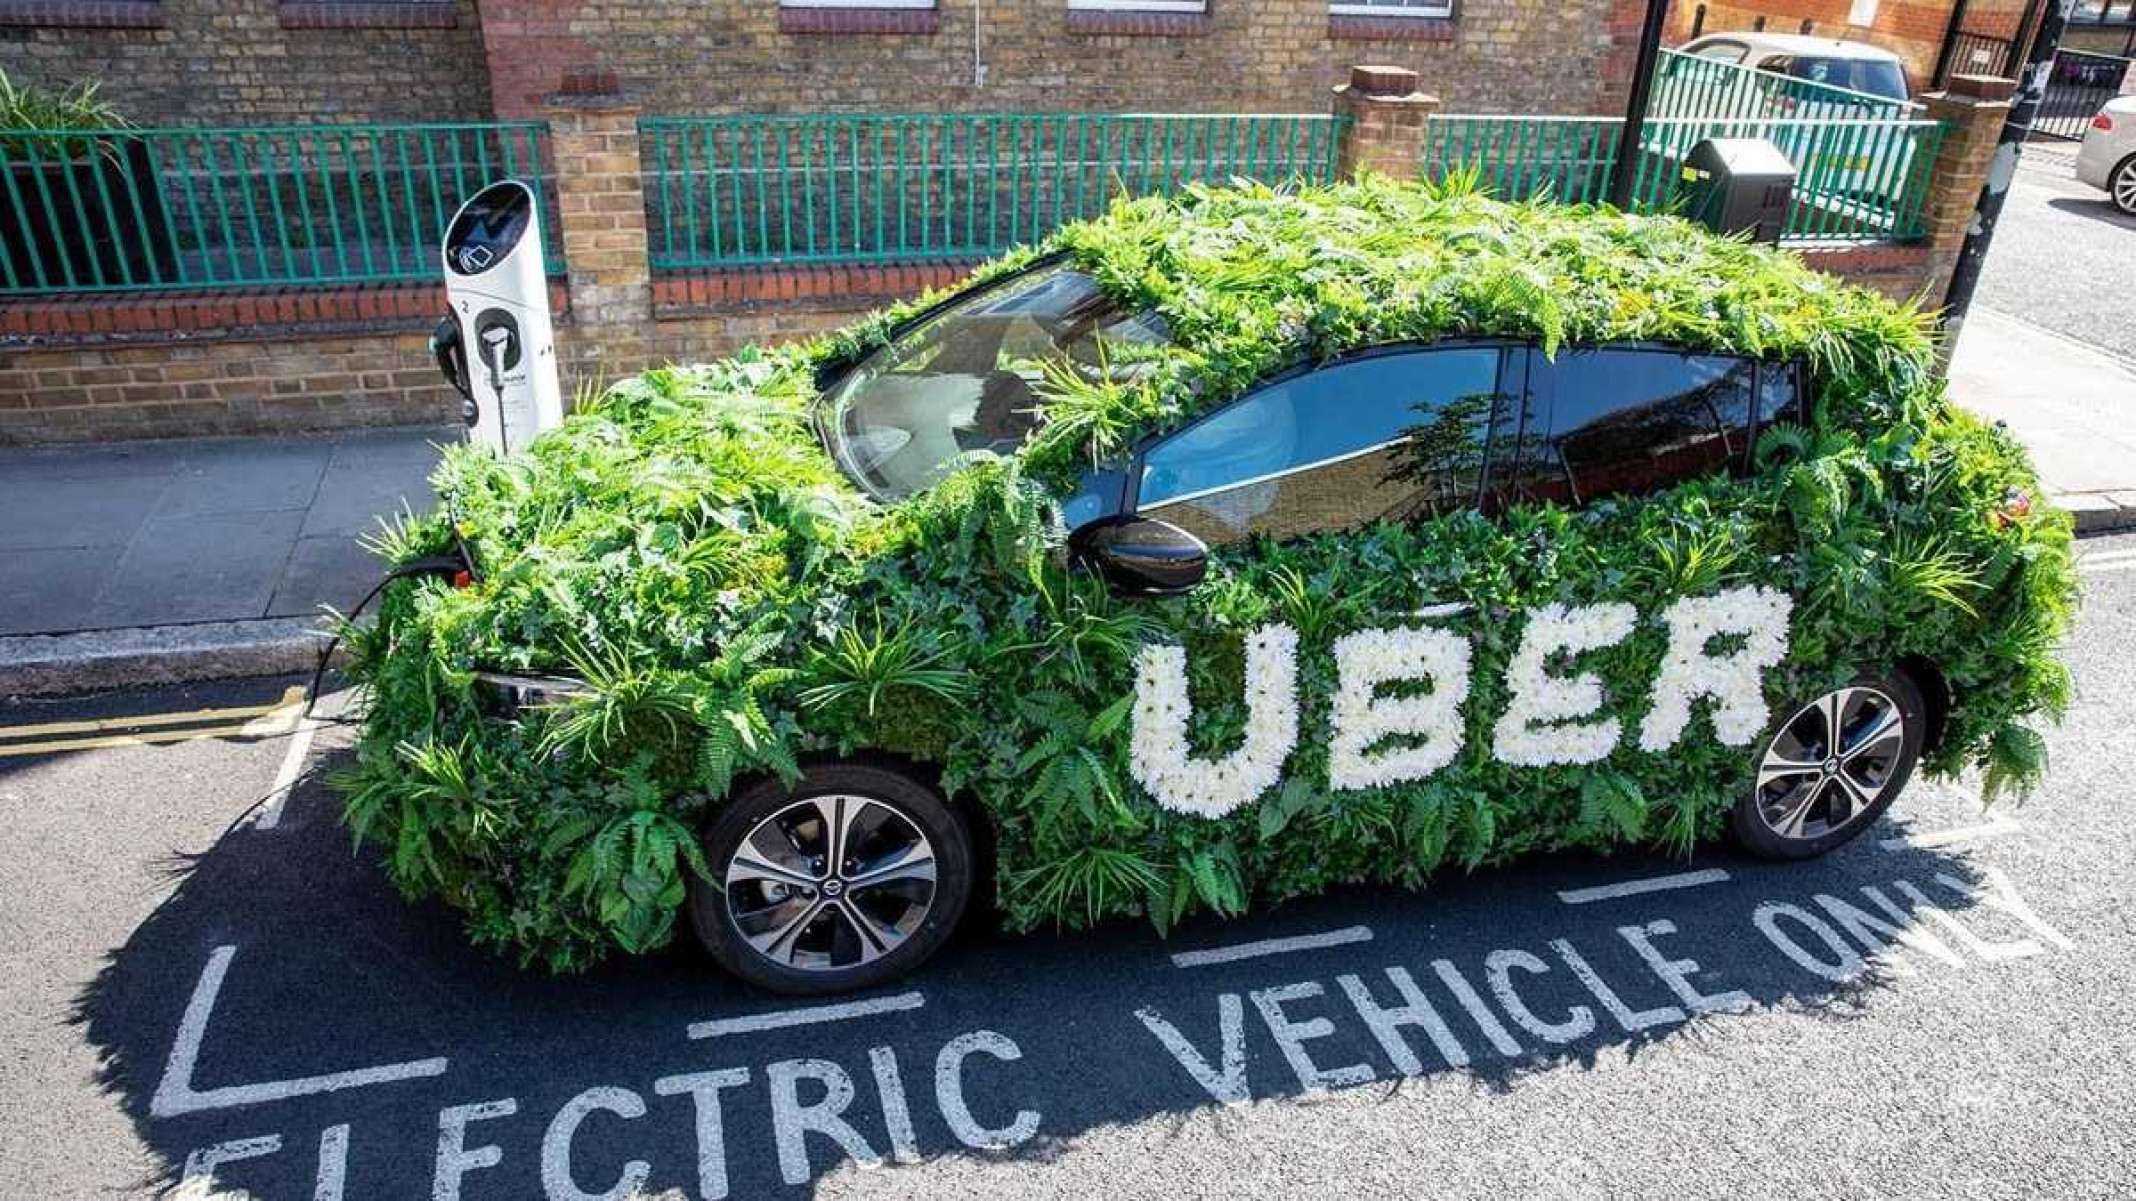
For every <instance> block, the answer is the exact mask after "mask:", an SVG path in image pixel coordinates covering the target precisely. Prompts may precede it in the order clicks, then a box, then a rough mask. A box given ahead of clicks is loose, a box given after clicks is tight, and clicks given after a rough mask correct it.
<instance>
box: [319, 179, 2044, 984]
mask: <svg viewBox="0 0 2136 1201" xmlns="http://www.w3.org/2000/svg"><path fill="white" fill-rule="evenodd" d="M1930 329H1931V318H1930V316H1929V315H1926V314H1924V313H1922V312H1920V311H1918V310H1916V309H1913V308H1909V307H1905V306H1900V305H1896V304H1893V303H1891V302H1889V301H1887V300H1885V299H1883V298H1881V297H1878V296H1876V295H1874V294H1872V293H1869V292H1867V291H1863V290H1859V289H1856V288H1853V287H1849V286H1846V285H1843V284H1841V283H1840V282H1838V281H1836V280H1834V279H1831V278H1829V277H1826V276H1822V275H1818V274H1816V273H1814V272H1811V271H1809V270H1808V269H1806V268H1805V267H1804V266H1803V265H1802V264H1801V263H1800V261H1799V260H1797V259H1795V258H1792V257H1790V256H1788V255H1786V254H1783V253H1779V252H1775V251H1772V250H1769V249H1766V248H1761V247H1754V246H1750V245H1746V244H1743V243H1740V242H1736V241H1731V240H1727V239H1722V238H1717V237H1714V236H1711V235H1709V234H1707V233H1704V232H1702V231H1700V230H1698V229H1696V228H1694V227H1693V226H1691V225H1690V224H1688V223H1686V222H1684V221H1681V220H1678V219H1675V218H1671V217H1660V216H1638V215H1627V214H1622V213H1618V212H1616V211H1614V210H1609V209H1603V208H1590V207H1583V206H1575V207H1565V206H1557V205H1552V204H1548V203H1543V202H1533V203H1503V202H1500V201H1497V200H1494V199H1491V198H1489V197H1487V196H1484V195H1482V194H1480V193H1479V192H1478V191H1477V190H1476V189H1475V187H1474V183H1473V180H1472V179H1466V178H1462V177H1456V178H1454V179H1452V180H1449V181H1447V182H1445V183H1442V184H1439V185H1425V184H1411V183H1397V182H1393V181H1389V180H1386V179H1380V178H1368V179H1366V180H1363V181H1359V182H1356V183H1346V184H1341V185H1337V186H1332V187H1324V188H1306V189H1300V190H1280V189H1268V188H1264V187H1260V186H1255V185H1239V186H1236V187H1233V188H1227V189H1193V190H1190V191H1188V192H1187V193H1186V194H1184V195H1181V196H1178V197H1174V198H1170V199H1164V198H1148V199H1141V200H1133V201H1122V202H1120V203H1118V204H1116V205H1115V206H1114V207H1113V209H1112V210H1111V211H1110V212H1109V213H1108V214H1107V215H1106V216H1104V217H1102V218H1100V219H1098V220H1094V221H1090V222H1086V223H1082V224H1078V225H1073V226H1069V227H1067V228H1065V229H1063V230H1062V231H1060V232H1059V233H1058V234H1056V235H1054V236H1053V237H1052V238H1050V239H1049V240H1048V242H1047V243H1046V244H1045V245H1044V246H1042V247H1039V248H1036V249H1033V250H1028V251H1021V252H1017V253H1014V254H1011V255H1009V256H1007V257H1006V258H1003V259H1001V260H999V261H997V262H994V263H991V264H989V265H987V266H985V267H983V268H981V269H980V270H979V271H978V272H977V273H976V274H975V275H974V276H973V277H972V278H971V280H970V281H969V282H968V284H967V285H966V286H964V287H963V288H961V289H959V290H957V291H955V292H954V293H952V294H949V295H946V296H940V297H932V298H927V299H924V300H919V301H914V302H912V303H908V304H903V305H900V306H898V307H896V308H894V309H892V310H890V311H888V312H886V313H881V314H878V315H876V316H874V317H872V318H870V319H868V320H865V321H863V322H861V323H859V324H857V325H855V326H853V327H851V328H849V329H847V330H845V331H843V332H841V333H839V334H836V335H834V336H832V337H829V338H826V339H822V340H819V341H817V342H814V343H812V344H809V345H806V346H800V347H787V348H783V349H778V350H747V351H744V352H742V353H740V354H737V355H735V356H733V357H732V358H729V359H726V360H723V361H720V362H716V363H711V364H707V365H702V366H688V367H667V368H661V369H657V370H653V371H648V372H646V373H645V374H643V375H641V376H638V377H636V378H632V379H628V380H625V381H623V382H621V383H618V384H616V385H614V386H612V387H610V388H608V389H607V390H606V391H605V392H604V393H603V394H601V395H599V396H598V397H596V398H592V399H590V400H589V401H587V402H586V403H583V404H582V405H581V406H580V408H579V411H578V412H577V413H576V414H575V415H573V416H572V417H571V418H570V419H569V420H568V421H567V422H566V423H565V424H564V425H563V426H562V427H561V428H559V429H557V430H554V431H551V432H550V433H548V434H546V435H544V436H543V437H542V438H540V439H539V440H538V441H537V442H536V443H535V444H534V445H533V446H532V447H531V448H530V449H529V450H528V451H527V452H526V453H524V454H522V455H519V456H515V457H509V458H497V457H493V456H490V455H487V454H484V453H481V452H478V451H475V450H473V449H465V448H463V449H456V450H455V451H453V452H452V453H451V454H449V455H448V456H447V458H446V461H445V463H444V464H443V466H442V467H441V468H440V472H439V475H438V477H437V480H436V483H437V486H438V490H439V493H440V495H441V497H442V498H443V501H444V506H443V508H442V510H441V511H440V512H439V513H438V514H436V515H433V516H429V517H424V518H419V519H415V520H412V521H410V522H408V523H406V524H405V525H404V526H403V527H401V528H399V529H398V530H396V531H395V532H394V533H393V534H392V536H391V537H389V538H387V539H385V540H384V542H385V545H384V547H383V549H384V550H385V552H386V553H387V554H388V556H389V557H391V558H392V559H394V560H395V561H396V562H399V563H402V564H421V563H426V562H428V563H435V562H438V561H440V560H439V559H438V557H439V556H444V557H445V558H444V559H443V560H442V561H444V562H447V563H451V564H464V567H465V570H462V571H421V570H418V571H412V572H410V573H408V575H407V576H406V578H401V579H397V580H395V581H394V582H393V583H392V584H391V586H390V587H389V588H388V589H387V590H386V592H385V594H384V599H383V601H382V604H381V609H380V613H379V619H378V621H377V622H376V624H375V625H373V626H370V627H367V628H354V627H352V628H351V629H350V630H349V631H348V634H349V636H350V637H351V638H352V640H353V667H352V670H353V672H354V675H355V677H356V678H357V679H358V680H359V681H360V682H361V683H362V684H363V685H364V686H365V687H366V697H367V700H366V708H365V710H364V714H363V719H362V732H361V737H360V740H359V744H358V748H357V755H356V759H355V762H354V765H353V767H351V768H350V769H349V770H348V771H347V772H346V773H345V774H344V776H343V777H342V779H341V780H340V786H341V787H342V788H343V789H344V790H345V794H346V801H345V805H346V817H347V820H348V821H349V823H350V824H351V825H352V827H353V828H354V829H355V830H356V832H357V833H358V835H359V837H360V838H362V839H364V840H366V841H367V842H369V843H371V844H374V845H376V846H378V847H380V848H382V849H383V850H384V852H385V857H386V863H387V867H388V870H389V872H390V873H391V875H392V876H393V878H394V879H395V880H396V881H397V882H398V883H399V884H400V885H401V886H402V887H403V889H404V890H405V891H406V892H408V893H409V894H411V895H415V896H435V897H439V898H442V899H443V900H445V901H446V902H448V903H449V904H451V905H453V906H455V907H457V908H458V909H460V910H462V911H464V913H465V916H466V922H467V926H468V929H469V931H470V933H471V935H472V937H473V938H474V939H475V940H476V941H477V942H479V943H482V944H485V945H488V946H492V947H496V948H500V949H504V950H507V951H511V952H514V953H516V954H518V955H519V956H520V957H521V958H522V959H524V960H527V961H534V962H540V963H542V964H545V965H547V966H548V967H550V968H552V969H555V970H569V969H574V968H577V967H581V966H583V965H585V964H587V963H589V962H592V961H593V960H595V959H597V958H599V957H601V956H602V955H603V954H605V953H608V952H610V951H612V950H615V949H622V950H625V951H633V952H636V951H645V950H648V949H650V948H654V947H658V946H661V945H663V944H665V943H667V942H668V941H670V940H671V939H672V938H673V937H674V935H675V932H676V930H677V929H678V927H679V926H680V925H681V924H682V923H684V922H687V923H688V925H689V926H690V927H691V928H692V929H694V931H695V933H696V935H697V937H698V938H699V939H701V940H702V942H703V943H704V945H705V946H706V947H708V948H709V949H710V951H711V952H712V955H713V956H714V958H716V959H717V960H718V961H719V962H720V963H721V964H723V965H724V966H726V967H727V968H729V969H731V970H732V971H733V972H734V973H736V974H737V975H739V976H741V977H743V978H745V979H747V980H750V981H753V982H755V983H757V984H759V985H762V986H765V987H768V988H772V989H778V990H784V991H790V992H823V991H831V990H836V989H844V988H853V987H860V986H865V985H868V984H872V983H877V982H880V981H883V980H886V979H889V978H891V977H894V976H896V975H898V974H900V973H903V972H906V971H908V970H910V969H911V968H913V967H914V966H916V965H917V964H919V963H920V962H921V961H922V960H924V959H926V958H927V957H928V956H929V955H930V954H931V953H933V952H934V951H936V950H937V949H938V948H939V947H941V946H942V945H943V943H944V942H945V940H947V939H948V938H949V937H950V936H951V933H952V931H953V930H954V929H955V928H956V926H957V924H958V922H959V919H960V916H961V915H962V914H963V912H964V911H965V909H966V908H967V906H968V905H971V904H973V903H974V902H980V903H986V902H991V903H993V904H994V905H995V906H997V907H998V909H999V911H1000V913H1001V914H1002V917H1003V921H1004V923H1005V924H1006V925H1007V926H1008V927H1009V928H1011V929H1025V928H1031V927H1035V926H1042V925H1056V924H1060V925H1068V926H1083V925H1087V924H1090V923H1095V922H1098V921H1101V920H1105V919H1108V918H1114V917H1120V916H1129V915H1142V916H1145V917H1147V918H1148V919H1149V920H1150V921H1152V922H1154V923H1155V924H1156V925H1157V927H1158V928H1159V929H1160V930H1168V929H1169V928H1170V927H1171V926H1172V925H1173V924H1174V923H1176V922H1178V921H1180V920H1181V919H1182V918H1183V917H1185V916H1187V915H1188V914H1190V913H1193V912H1196V911H1212V912H1215V913H1218V914H1225V915H1234V914H1239V913H1242V912H1245V911H1247V910H1248V909H1249V908H1251V907H1254V906H1257V905H1265V904H1269V903H1273V902H1276V901H1279V900H1281V899H1283V898H1285V897H1290V896H1296V895H1300V894H1306V893H1311V892H1314V891H1317V890H1321V889H1324V888H1327V887H1329V886H1332V885H1335V884H1337V883H1341V882H1348V881H1381V882H1390V883H1399V884H1404V885H1409V886H1421V885H1423V884H1425V883H1426V882H1427V881H1428V880H1429V879H1430V878H1431V877H1432V876H1433V874H1434V873H1435V872H1439V871H1443V870H1448V869H1450V868H1473V867H1476V866H1478V865H1482V864H1490V863H1498V862H1502V861H1506V860H1510V859H1513V858H1515V857H1517V856H1520V855H1523V854H1526V853H1531V852H1540V851H1545V850H1551V849H1557V848H1592V849H1596V850H1602V851H1608V850H1612V849H1616V848H1633V847H1658V848H1661V849H1664V850H1667V851H1669V852H1672V853H1674V854H1677V855H1687V854H1689V853H1691V851H1692V850H1693V848H1694V847H1696V846H1697V845H1699V844H1701V843H1702V842H1705V841H1707V840H1710V839H1715V838H1718V837H1720V836H1722V835H1723V834H1724V833H1732V834H1733V835H1734V837H1735V838H1736V839H1737V840H1738V841H1740V842H1741V843H1742V844H1743V845H1745V846H1747V847H1748V848H1749V849H1750V850H1752V851H1754V852H1757V853H1759V854H1763V855H1768V856H1777V857H1804V856H1810V855H1816V854H1819V853H1822V852H1825V851H1828V850H1830V849H1831V848H1833V847H1835V846H1837V845H1839V844H1841V843H1843V842H1845V841H1847V840H1848V839H1850V838H1853V837H1854V836H1856V835H1857V834H1859V833H1860V832H1861V831H1862V829H1863V828H1865V827H1866V826H1868V825H1869V824H1870V823H1871V822H1873V821H1874V820H1875V819H1876V818H1877V816H1878V815H1879V814H1880V813H1881V812H1883V811H1884V810H1885V809H1886V808H1887V807H1888V806H1890V805H1891V804H1892V802H1893V800H1894V798H1895V797H1896V796H1897V795H1898V794H1899V792H1900V791H1901V789H1903V788H1904V787H1905V786H1906V784H1907V781H1908V780H1909V778H1910V777H1911V776H1912V775H1913V774H1914V773H1915V772H1916V771H1917V769H1921V768H1923V767H1924V766H1925V768H1926V769H1929V770H1934V771H1937V772H1941V773H1953V772H1958V771H1961V770H1964V769H1967V768H1969V767H1978V768H1980V769H1982V771H1983V777H1984V782H1985V785H1986V787H1987V789H1988V791H1989V793H1990V794H1991V795H1992V794H1993V793H1994V792H1995V791H1998V790H2001V789H2003V788H2006V787H2010V786H2019V787H2022V786H2025V785H2028V784H2029V783H2030V782H2031V781H2032V780H2033V779H2034V778H2035V777H2037V775H2038V774H2039V772H2040V771H2041V769H2042V766H2043V751H2042V743H2041V739H2040V736H2039V735H2038V733H2037V732H2036V730H2035V727H2036V725H2037V724H2038V723H2039V722H2040V721H2041V720H2042V719H2049V718H2052V717H2053V716H2055V715H2056V714H2057V713H2058V711H2059V709H2060V707H2061V706H2062V705H2063V703H2064V702H2065V700H2066V697H2067V694H2068V689H2069V681H2068V677H2067V674H2066V672H2065V670H2064V668H2063V667H2062V666H2061V664H2060V663H2059V661H2058V660H2057V658H2056V652H2057V648H2058V643H2059V640H2060V637H2061V635H2062V632H2063V629H2064V627H2065V625H2066V622H2067V619H2068V616H2069V613H2070V610H2071V606H2072V601H2073V596H2074V578H2075V577H2074V575H2073V573H2072V569H2071V564H2070V525H2069V522H2068V520H2067V518H2066V517H2065V516H2064V515H2062V514H2060V513H2058V512H2055V511H2053V510H2051V509H2048V508H2047V507H2045V506H2042V505H2036V504H2034V503H2032V501H2031V499H2030V497H2031V494H2032V492H2033V490H2034V488H2035V481H2034V478H2033V475H2032V472H2031V470H2030V468H2029V466H2028V465H2027V463H2026V460H2025V458H2024V455H2023V454H2022V452H2021V451H2020V450H2019V448H2018V447H2017V446H2015V445H2014V444H2013V443H2012V442H2011V441H2010V440H2009V439H2008V438H2007V437H2006V436H2005V435H2004V434H2003V433H2002V432H2000V431H1998V430H1996V429H1993V428H1990V427H1988V426H1985V425H1983V424H1981V423H1979V422H1977V421H1975V420H1973V419H1972V418H1970V417H1968V416H1967V415H1965V414H1964V413H1962V412H1960V411H1958V410H1957V409H1955V408H1953V407H1952V406H1951V405H1949V404H1948V403H1947V402H1946V400H1945V399H1944V396H1943V390H1942V385H1941V383H1940V381H1939V379H1938V377H1937V373H1936V371H1935V366H1934V351H1933V346H1932V341H1931V335H1930ZM454 577H457V578H454Z"/></svg>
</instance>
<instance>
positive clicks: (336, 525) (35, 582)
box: [0, 427, 460, 694]
mask: <svg viewBox="0 0 2136 1201" xmlns="http://www.w3.org/2000/svg"><path fill="white" fill-rule="evenodd" d="M459 436H460V435H459V432H458V431H457V430H454V429H450V428H445V427H435V428H432V427H424V428H416V429H391V430H363V431H353V432H349V433H343V434H324V435H318V436H312V437H283V438H216V439H190V440H183V441H172V442H135V443H118V444H109V445H101V446H83V447H52V448H34V449H4V450H0V514H5V515H6V517H5V520H4V522H0V694H4V693H7V692H17V691H49V690H51V688H50V687H49V685H52V684H53V682H54V680H53V672H54V671H55V670H57V669H56V668H55V666H54V665H56V664H63V663H66V662H75V663H92V662H97V661H109V663H110V665H111V666H113V667H114V668H116V667H117V666H118V665H119V664H120V663H123V662H138V661H139V660H140V659H141V658H142V657H143V656H147V657H150V658H156V657H161V658H173V657H175V658H177V659H181V660H187V661H189V662H194V663H195V664H196V665H205V664H202V663H201V662H200V661H202V660H203V659H206V660H212V661H214V662H216V663H220V664H221V665H222V666H223V667H225V668H246V669H258V670H261V671H286V670H293V669H294V668H295V666H297V665H301V664H302V663H303V662H304V661H305V660H306V658H307V656H309V655H312V654H315V653H316V649H317V645H318V642H317V639H316V637H315V636H313V635H311V634H310V633H309V632H308V631H309V630H310V629H311V628H313V627H315V626H316V625H317V624H318V623H317V615H318V612H319V606H320V605H322V604H331V605H334V606H336V607H337V608H342V609H346V608H348V607H349V606H351V605H353V604H355V603H356V601H357V600H359V599H360V598H361V597H362V596H363V594H364V593H365V592H367V591H369V590H370V587H371V586H372V585H373V584H375V583H376V582H377V580H378V573H379V565H378V561H377V560H376V559H374V558H373V557H372V556H371V555H370V554H369V553H368V552H366V551H365V550H364V549H363V548H362V547H361V546H360V545H359V544H358V542H357V538H358V536H359V535H361V534H363V533H366V532H368V531H371V530H374V529H376V528H377V524H378V518H379V517H381V516H385V515H390V514H392V513H395V512H397V511H398V510H399V509H400V508H401V506H402V504H403V503H406V504H407V505H409V506H411V507H413V508H415V509H416V510H418V511H421V510H423V509H426V508H427V507H429V506H430V505H431V504H432V503H433V501H432V497H431V494H430V488H429V485H428V482H427V478H428V476H429V474H430V471H431V468H432V467H433V466H434V465H435V464H436V462H437V450H436V447H435V446H434V445H433V443H436V442H443V441H451V440H455V439H457V438H458V437H459ZM189 671H192V668H189V667H185V666H182V665H179V664H175V663H174V664H173V665H172V672H173V673H174V674H173V675H171V676H167V677H164V678H176V673H183V672H189ZM193 674H194V677H195V678H198V673H197V672H194V673H193ZM96 677H97V673H96V672H94V671H89V672H87V673H86V674H83V673H81V672H77V673H75V674H74V675H73V676H69V677H67V678H66V684H67V686H69V687H93V686H97V684H96ZM143 678H144V677H143V675H142V674H140V673H139V672H136V673H135V674H134V675H132V676H131V677H130V679H132V680H134V681H136V682H138V681H140V680H142V679H143ZM147 678H151V679H152V678H157V677H156V676H155V674H154V673H153V671H152V672H151V673H150V675H149V676H148V677H147Z"/></svg>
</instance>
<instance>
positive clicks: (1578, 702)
mask: <svg viewBox="0 0 2136 1201" xmlns="http://www.w3.org/2000/svg"><path fill="white" fill-rule="evenodd" d="M1638 620H1639V614H1638V611H1637V610H1635V609H1633V608H1632V607H1631V606H1630V605H1627V604H1623V603H1613V604H1603V605H1582V606H1579V607H1578V608H1569V607H1567V606H1565V605H1561V604H1551V605H1545V606H1543V607H1542V608H1540V609H1537V610H1536V611H1535V613H1534V614H1533V615H1532V616H1530V617H1529V618H1528V628H1527V629H1526V630H1525V631H1523V632H1522V634H1521V639H1520V648H1519V649H1518V650H1516V651H1515V652H1514V653H1513V661H1512V662H1511V663H1509V664H1507V665H1506V682H1507V683H1508V684H1509V685H1510V686H1511V690H1512V694H1513V695H1512V700H1511V701H1510V702H1509V703H1508V704H1507V706H1506V712H1505V715H1504V716H1502V717H1500V718H1499V719H1498V728H1497V731H1496V737H1495V739H1494V742H1493V745H1492V752H1493V753H1494V754H1495V755H1496V756H1497V757H1498V759H1499V761H1500V762H1503V763H1511V764H1514V765H1516V766H1520V767H1548V766H1550V765H1551V764H1555V763H1594V762H1597V761H1599V760H1602V759H1605V758H1608V757H1609V753H1610V751H1611V750H1612V749H1613V748H1615V746H1616V745H1617V736H1618V735H1619V734H1620V733H1621V732H1622V724H1621V723H1620V722H1618V720H1617V719H1616V718H1614V717H1605V718H1602V719H1601V720H1598V721H1585V720H1581V719H1583V718H1589V717H1592V716H1593V714H1594V712H1595V711H1596V710H1597V709H1600V708H1601V707H1602V702H1603V700H1604V694H1603V691H1602V680H1601V678H1600V677H1598V676H1596V675H1595V674H1594V673H1593V672H1576V673H1574V674H1572V675H1569V676H1553V675H1551V674H1550V672H1549V670H1548V665H1549V660H1550V656H1551V655H1552V654H1554V653H1556V652H1558V651H1569V652H1572V653H1574V654H1578V653H1579V652H1581V651H1591V650H1596V649H1599V648H1601V647H1605V646H1613V645H1615V644H1617V643H1619V642H1622V641H1624V640H1625V639H1626V638H1628V637H1630V636H1631V633H1632V626H1633V625H1634V624H1635V623H1636V622H1637V621H1638Z"/></svg>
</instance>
